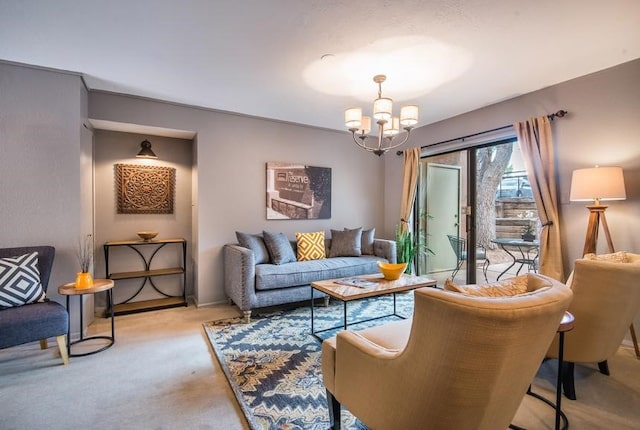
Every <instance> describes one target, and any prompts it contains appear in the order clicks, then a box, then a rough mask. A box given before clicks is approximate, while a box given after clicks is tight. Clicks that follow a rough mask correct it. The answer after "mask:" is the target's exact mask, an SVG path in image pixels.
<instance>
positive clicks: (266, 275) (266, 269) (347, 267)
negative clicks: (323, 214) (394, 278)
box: [255, 255, 387, 291]
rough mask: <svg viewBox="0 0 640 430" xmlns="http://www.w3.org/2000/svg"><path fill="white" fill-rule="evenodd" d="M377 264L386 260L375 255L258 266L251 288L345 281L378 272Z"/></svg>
mask: <svg viewBox="0 0 640 430" xmlns="http://www.w3.org/2000/svg"><path fill="white" fill-rule="evenodd" d="M378 261H387V260H386V259H384V258H381V257H376V256H375V255H363V256H361V257H338V258H325V259H322V260H312V261H297V262H295V263H287V264H281V265H274V264H258V265H257V266H256V267H255V269H256V283H255V289H256V290H259V291H264V290H273V289H278V288H287V287H294V286H299V285H309V284H310V283H311V282H313V281H321V280H326V279H335V278H345V277H348V276H359V275H365V274H370V273H379V271H378Z"/></svg>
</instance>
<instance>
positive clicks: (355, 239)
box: [329, 227, 362, 257]
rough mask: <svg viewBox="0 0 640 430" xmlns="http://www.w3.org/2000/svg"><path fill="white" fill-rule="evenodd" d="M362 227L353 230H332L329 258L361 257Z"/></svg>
mask: <svg viewBox="0 0 640 430" xmlns="http://www.w3.org/2000/svg"><path fill="white" fill-rule="evenodd" d="M361 246H362V227H359V228H354V229H352V230H344V231H340V230H331V248H329V257H359V256H360V255H362V248H361Z"/></svg>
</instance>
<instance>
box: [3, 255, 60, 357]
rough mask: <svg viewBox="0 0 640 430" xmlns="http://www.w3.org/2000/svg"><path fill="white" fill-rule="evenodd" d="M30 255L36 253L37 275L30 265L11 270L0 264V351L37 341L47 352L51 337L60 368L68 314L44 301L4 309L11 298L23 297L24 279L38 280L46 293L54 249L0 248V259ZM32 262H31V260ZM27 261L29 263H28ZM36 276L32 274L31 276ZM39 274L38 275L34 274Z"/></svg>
mask: <svg viewBox="0 0 640 430" xmlns="http://www.w3.org/2000/svg"><path fill="white" fill-rule="evenodd" d="M33 252H37V253H38V257H37V258H38V262H37V268H38V270H37V271H33V270H31V269H32V268H31V267H30V265H27V264H26V263H25V265H24V266H22V267H20V266H18V267H12V266H13V262H12V261H7V262H6V263H7V264H5V263H4V262H2V263H0V264H2V266H1V267H0V283H2V286H3V288H0V295H1V296H0V299H2V302H3V303H5V306H0V349H4V348H9V347H12V346H16V345H22V344H23V343H28V342H33V341H36V340H39V341H40V348H42V349H46V348H47V339H48V338H50V337H55V338H56V341H57V343H58V348H59V350H60V356H61V358H62V362H63V363H64V364H68V362H69V358H68V355H67V345H66V341H67V335H68V331H69V313H68V312H67V309H66V308H65V307H64V306H62V305H61V304H60V303H57V302H54V301H51V300H49V299H47V298H44V299H43V301H36V302H33V303H27V304H14V305H13V306H7V305H8V304H9V303H10V302H11V301H13V300H14V297H13V296H14V295H15V296H16V297H20V296H22V295H23V294H24V288H23V287H24V285H26V282H27V281H26V279H27V278H30V279H36V281H37V279H38V277H39V282H40V285H41V286H42V291H43V292H44V293H46V291H47V286H48V284H49V277H50V275H51V268H52V267H53V258H54V256H55V248H54V247H52V246H29V247H21V248H0V259H7V258H9V259H11V260H14V258H13V257H19V256H24V255H25V254H30V253H33ZM31 261H32V260H31ZM31 261H30V262H31ZM34 272H36V273H34ZM37 272H39V274H38V273H37ZM18 284H19V285H18Z"/></svg>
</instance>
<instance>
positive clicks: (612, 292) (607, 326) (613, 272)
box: [547, 252, 640, 400]
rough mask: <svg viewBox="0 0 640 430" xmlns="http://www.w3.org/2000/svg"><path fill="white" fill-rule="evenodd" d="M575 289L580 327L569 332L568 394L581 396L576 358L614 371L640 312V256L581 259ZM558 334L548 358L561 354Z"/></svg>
mask: <svg viewBox="0 0 640 430" xmlns="http://www.w3.org/2000/svg"><path fill="white" fill-rule="evenodd" d="M567 285H568V286H570V287H571V289H572V290H573V294H574V296H573V301H572V302H571V305H570V306H569V312H571V313H572V314H573V315H574V316H575V318H576V322H575V327H574V329H573V330H572V331H569V332H567V333H565V338H564V363H565V369H564V371H563V376H564V381H563V387H564V393H565V395H566V396H567V397H568V398H570V399H573V400H575V399H576V393H575V387H574V378H573V371H574V367H575V365H574V363H598V366H599V369H600V372H602V373H603V374H605V375H608V374H609V366H608V364H607V359H608V358H611V357H612V356H613V355H614V354H615V353H616V351H617V350H618V348H619V347H620V344H621V343H622V340H623V339H624V336H625V334H626V332H627V330H629V326H630V325H631V324H632V323H633V320H634V318H635V316H636V315H637V314H638V311H640V255H638V254H631V253H625V252H618V253H615V254H607V255H600V256H595V255H593V254H590V255H586V256H585V258H581V259H578V260H576V261H575V265H574V269H573V273H572V274H571V276H570V277H569V280H568V281H567ZM557 351H558V345H557V339H556V340H554V342H553V344H552V345H551V347H550V348H549V352H548V354H547V356H548V357H551V358H555V357H557Z"/></svg>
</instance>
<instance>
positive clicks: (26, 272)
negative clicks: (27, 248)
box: [0, 252, 45, 309]
mask: <svg viewBox="0 0 640 430" xmlns="http://www.w3.org/2000/svg"><path fill="white" fill-rule="evenodd" d="M44 299H45V294H44V291H43V290H42V285H41V284H40V271H39V270H38V253H37V252H32V253H31V254H25V255H20V256H18V257H8V258H0V309H5V308H10V307H15V306H22V305H26V304H27V303H34V302H43V301H44Z"/></svg>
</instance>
